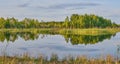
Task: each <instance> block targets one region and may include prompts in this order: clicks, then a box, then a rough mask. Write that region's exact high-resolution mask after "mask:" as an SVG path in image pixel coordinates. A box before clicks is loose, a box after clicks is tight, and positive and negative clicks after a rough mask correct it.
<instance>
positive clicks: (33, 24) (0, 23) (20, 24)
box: [0, 14, 119, 29]
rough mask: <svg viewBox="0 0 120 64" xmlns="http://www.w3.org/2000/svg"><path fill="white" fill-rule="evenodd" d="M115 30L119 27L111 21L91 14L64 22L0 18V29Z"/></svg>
mask: <svg viewBox="0 0 120 64" xmlns="http://www.w3.org/2000/svg"><path fill="white" fill-rule="evenodd" d="M113 27H114V28H115V27H119V25H117V24H115V23H112V22H111V20H108V19H105V18H103V17H99V16H96V15H93V14H90V15H87V14H85V15H78V14H72V16H71V17H70V18H69V17H68V16H67V17H66V18H65V21H59V22H56V21H50V22H42V21H41V22H40V21H38V20H37V19H29V18H25V19H23V20H22V21H18V20H17V19H15V18H7V19H5V18H2V17H1V18H0V28H1V29H3V28H9V29H10V28H22V29H23V28H113Z"/></svg>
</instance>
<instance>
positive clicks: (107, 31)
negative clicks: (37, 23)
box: [0, 28, 120, 35]
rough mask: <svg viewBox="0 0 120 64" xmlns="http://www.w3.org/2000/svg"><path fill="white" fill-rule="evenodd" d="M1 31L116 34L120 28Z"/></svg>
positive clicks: (9, 30) (1, 30) (14, 30)
mask: <svg viewBox="0 0 120 64" xmlns="http://www.w3.org/2000/svg"><path fill="white" fill-rule="evenodd" d="M0 32H34V33H42V34H52V33H54V34H78V35H104V34H114V33H117V32H120V29H117V28H105V29H100V28H99V29H98V28H89V29H57V28H54V29H50V28H48V29H47V28H44V29H36V28H31V29H0Z"/></svg>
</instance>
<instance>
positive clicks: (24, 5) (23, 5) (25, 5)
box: [18, 3, 29, 7]
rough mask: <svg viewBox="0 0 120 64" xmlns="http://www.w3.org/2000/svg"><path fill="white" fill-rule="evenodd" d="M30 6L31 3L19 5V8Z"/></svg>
mask: <svg viewBox="0 0 120 64" xmlns="http://www.w3.org/2000/svg"><path fill="white" fill-rule="evenodd" d="M28 6H29V3H24V4H20V5H18V7H28Z"/></svg>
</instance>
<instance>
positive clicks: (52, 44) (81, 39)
mask: <svg viewBox="0 0 120 64" xmlns="http://www.w3.org/2000/svg"><path fill="white" fill-rule="evenodd" d="M25 53H27V54H29V55H30V56H31V57H38V56H40V55H43V56H45V57H50V56H51V55H52V54H57V55H58V57H59V58H64V57H66V56H72V57H76V56H81V55H85V56H87V57H100V56H106V55H108V54H109V55H112V56H114V57H119V58H120V33H116V34H106V35H96V36H93V35H74V34H73V35H60V34H40V33H37V34H34V33H30V32H23V33H9V32H5V33H0V55H1V56H2V55H4V54H5V55H8V56H16V55H17V56H18V55H23V54H25Z"/></svg>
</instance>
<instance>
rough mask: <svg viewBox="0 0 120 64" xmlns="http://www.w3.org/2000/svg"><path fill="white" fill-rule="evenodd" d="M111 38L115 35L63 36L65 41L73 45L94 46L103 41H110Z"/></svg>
mask: <svg viewBox="0 0 120 64" xmlns="http://www.w3.org/2000/svg"><path fill="white" fill-rule="evenodd" d="M111 36H115V34H106V35H95V36H93V35H65V36H64V37H65V40H66V42H68V41H69V40H70V42H71V43H72V44H73V45H76V44H85V45H86V44H95V43H98V42H102V41H103V40H105V39H110V38H111Z"/></svg>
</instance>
